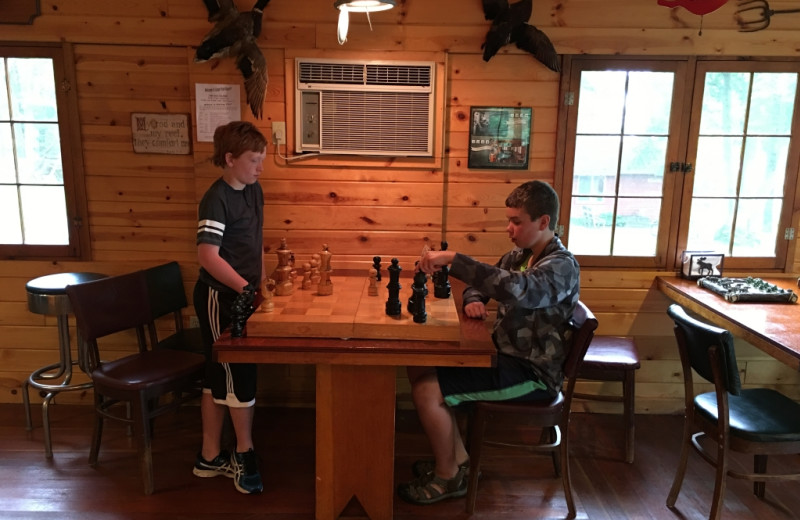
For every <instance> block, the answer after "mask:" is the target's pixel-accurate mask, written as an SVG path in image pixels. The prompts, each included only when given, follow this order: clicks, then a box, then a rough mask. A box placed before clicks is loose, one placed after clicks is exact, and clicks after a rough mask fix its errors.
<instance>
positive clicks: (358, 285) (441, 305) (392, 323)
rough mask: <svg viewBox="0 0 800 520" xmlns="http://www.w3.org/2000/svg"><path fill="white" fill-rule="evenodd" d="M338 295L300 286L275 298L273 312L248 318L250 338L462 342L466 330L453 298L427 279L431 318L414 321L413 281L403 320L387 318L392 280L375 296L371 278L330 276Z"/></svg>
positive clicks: (405, 281)
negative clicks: (411, 304)
mask: <svg viewBox="0 0 800 520" xmlns="http://www.w3.org/2000/svg"><path fill="white" fill-rule="evenodd" d="M331 282H333V294H331V295H328V296H321V295H319V294H318V293H317V290H316V287H312V288H311V289H301V288H300V280H299V279H298V281H296V282H295V285H294V292H293V293H292V294H290V295H288V296H273V297H272V303H273V305H274V309H273V311H272V312H259V311H257V312H255V313H254V314H253V315H252V316H251V317H250V319H249V320H247V335H248V336H267V337H314V338H362V339H415V340H441V341H458V340H459V339H460V335H461V329H460V326H459V322H458V312H457V310H456V307H455V302H454V301H453V297H452V296H451V297H450V298H448V299H446V300H445V299H439V298H435V297H434V296H433V283H432V282H431V281H430V280H428V296H427V297H426V298H425V310H426V312H427V320H426V322H425V323H415V322H414V316H413V315H412V314H411V313H410V312H408V309H407V304H408V299H409V297H410V296H411V294H412V291H411V284H412V282H413V280H412V279H411V278H401V280H400V285H401V289H400V303H401V305H402V310H401V314H400V315H399V316H387V315H386V300H387V299H388V297H389V291H388V289H386V284H387V283H388V277H386V276H384V277H383V280H381V281H379V282H378V285H377V288H378V295H377V296H370V295H369V294H368V292H369V278H368V276H367V274H366V273H365V275H364V276H336V275H335V274H334V275H333V276H331Z"/></svg>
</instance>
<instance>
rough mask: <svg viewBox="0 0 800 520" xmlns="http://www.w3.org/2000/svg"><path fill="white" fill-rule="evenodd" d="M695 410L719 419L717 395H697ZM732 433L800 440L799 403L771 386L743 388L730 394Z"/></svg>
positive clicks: (754, 438) (770, 439)
mask: <svg viewBox="0 0 800 520" xmlns="http://www.w3.org/2000/svg"><path fill="white" fill-rule="evenodd" d="M694 403H695V406H696V408H695V410H696V411H697V413H699V414H700V415H701V416H703V417H705V418H706V419H708V420H710V421H714V422H716V421H717V417H718V414H717V396H716V395H715V394H714V392H708V393H704V394H699V395H697V396H695V399H694ZM728 408H729V409H730V429H731V434H732V435H734V436H735V437H740V438H742V439H746V440H749V441H754V442H792V441H800V404H798V403H796V402H795V401H792V400H791V399H789V398H788V397H786V396H785V395H783V394H781V393H780V392H778V391H776V390H772V389H770V388H752V389H747V390H742V393H741V395H729V396H728Z"/></svg>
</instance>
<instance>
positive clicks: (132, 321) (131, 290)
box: [66, 271, 153, 370]
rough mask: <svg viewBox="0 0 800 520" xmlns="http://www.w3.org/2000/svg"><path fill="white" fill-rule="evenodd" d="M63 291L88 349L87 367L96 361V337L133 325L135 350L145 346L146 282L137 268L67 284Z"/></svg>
mask: <svg viewBox="0 0 800 520" xmlns="http://www.w3.org/2000/svg"><path fill="white" fill-rule="evenodd" d="M66 293H67V296H68V297H69V301H70V305H71V306H72V312H73V313H74V314H75V321H76V322H77V324H78V330H79V332H80V336H81V338H83V340H84V342H85V343H86V346H88V347H89V349H90V350H89V352H87V354H88V356H89V369H90V370H94V368H96V367H97V365H98V364H99V363H100V358H99V353H98V351H97V339H98V338H102V337H104V336H108V335H110V334H114V333H115V332H121V331H124V330H129V329H135V330H136V335H137V339H138V343H139V345H138V346H139V350H140V351H142V350H144V349H146V348H147V343H146V341H145V336H144V329H145V327H146V326H147V327H148V328H150V329H152V328H153V327H152V320H151V318H150V303H149V300H148V297H147V285H146V283H145V277H144V275H143V273H142V272H141V271H136V272H133V273H129V274H123V275H119V276H110V277H108V278H102V279H100V280H96V281H93V282H86V283H82V284H77V285H68V286H67V287H66Z"/></svg>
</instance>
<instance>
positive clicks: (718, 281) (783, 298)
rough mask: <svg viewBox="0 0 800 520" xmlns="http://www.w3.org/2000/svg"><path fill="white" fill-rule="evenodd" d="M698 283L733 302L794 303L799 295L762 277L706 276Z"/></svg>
mask: <svg viewBox="0 0 800 520" xmlns="http://www.w3.org/2000/svg"><path fill="white" fill-rule="evenodd" d="M697 285H699V286H700V287H703V288H705V289H708V290H709V291H711V292H713V293H715V294H718V295H720V296H722V297H723V298H725V300H726V301H729V302H731V303H736V302H785V303H794V302H796V301H797V295H796V294H795V293H794V292H793V291H791V290H788V289H783V288H781V287H778V286H777V285H775V284H773V283H770V282H767V281H764V280H762V279H761V278H752V277H747V278H726V277H720V276H706V277H705V278H700V279H699V280H697Z"/></svg>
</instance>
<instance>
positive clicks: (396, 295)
mask: <svg viewBox="0 0 800 520" xmlns="http://www.w3.org/2000/svg"><path fill="white" fill-rule="evenodd" d="M398 263H399V260H397V258H392V265H390V266H389V267H388V268H387V269H388V271H389V283H388V284H386V288H387V289H389V298H388V299H387V300H386V314H387V315H389V316H399V315H400V313H401V312H402V308H403V306H402V304H401V303H400V288H401V285H400V271H402V270H403V268H402V267H400V266H399V265H398Z"/></svg>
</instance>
